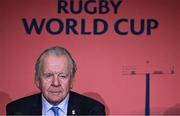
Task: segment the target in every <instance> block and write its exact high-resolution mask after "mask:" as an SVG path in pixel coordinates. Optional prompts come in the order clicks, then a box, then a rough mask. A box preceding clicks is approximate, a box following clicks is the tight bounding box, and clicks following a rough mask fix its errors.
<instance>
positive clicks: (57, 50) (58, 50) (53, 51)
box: [35, 46, 77, 80]
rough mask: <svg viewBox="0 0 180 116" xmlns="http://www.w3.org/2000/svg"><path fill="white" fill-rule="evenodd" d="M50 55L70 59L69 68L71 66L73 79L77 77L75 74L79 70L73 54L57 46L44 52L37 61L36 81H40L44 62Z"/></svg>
mask: <svg viewBox="0 0 180 116" xmlns="http://www.w3.org/2000/svg"><path fill="white" fill-rule="evenodd" d="M48 55H55V56H62V55H65V56H66V58H67V59H68V62H69V66H70V76H71V78H74V77H75V73H76V70H77V67H76V63H75V61H74V59H73V58H72V56H71V54H70V53H69V52H68V51H67V50H66V49H65V48H63V47H59V46H55V47H51V48H49V49H46V50H45V51H44V52H42V53H41V55H40V56H39V58H38V59H37V61H36V64H35V79H36V80H39V79H40V76H41V72H40V71H41V68H42V60H43V59H44V58H45V57H46V56H48Z"/></svg>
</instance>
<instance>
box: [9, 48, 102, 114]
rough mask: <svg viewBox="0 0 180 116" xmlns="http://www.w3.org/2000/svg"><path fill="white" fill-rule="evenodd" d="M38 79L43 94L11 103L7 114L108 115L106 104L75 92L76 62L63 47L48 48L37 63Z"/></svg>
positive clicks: (36, 75)
mask: <svg viewBox="0 0 180 116" xmlns="http://www.w3.org/2000/svg"><path fill="white" fill-rule="evenodd" d="M35 71H36V72H35V82H36V86H37V87H38V88H39V89H40V91H41V93H38V94H35V95H32V96H28V97H24V98H21V99H19V100H16V101H14V102H11V103H9V104H8V105H7V107H6V110H7V115H51V116H53V115H54V116H64V115H105V108H104V105H103V104H101V103H99V102H98V101H96V100H93V99H91V98H89V97H86V96H83V95H80V94H78V93H75V92H72V91H71V88H72V87H73V81H74V78H75V73H76V64H75V61H74V60H73V58H72V57H71V55H70V53H69V52H68V51H67V50H66V49H65V48H62V47H52V48H49V49H47V50H45V51H44V52H43V53H42V54H41V55H40V56H39V58H38V59H37V62H36V65H35Z"/></svg>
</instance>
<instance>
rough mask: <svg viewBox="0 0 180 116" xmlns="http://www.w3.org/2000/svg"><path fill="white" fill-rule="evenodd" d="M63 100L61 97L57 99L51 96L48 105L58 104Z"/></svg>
mask: <svg viewBox="0 0 180 116" xmlns="http://www.w3.org/2000/svg"><path fill="white" fill-rule="evenodd" d="M63 99H64V98H63V97H58V96H53V97H50V98H49V101H50V103H52V104H53V105H57V104H59V103H60V102H61V101H62V100H63Z"/></svg>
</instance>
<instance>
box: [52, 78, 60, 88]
mask: <svg viewBox="0 0 180 116" xmlns="http://www.w3.org/2000/svg"><path fill="white" fill-rule="evenodd" d="M51 85H52V86H60V85H61V83H60V80H59V78H58V76H57V75H54V77H53V80H52V83H51Z"/></svg>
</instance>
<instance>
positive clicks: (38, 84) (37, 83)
mask: <svg viewBox="0 0 180 116" xmlns="http://www.w3.org/2000/svg"><path fill="white" fill-rule="evenodd" d="M35 84H36V87H37V88H39V86H40V80H37V79H35Z"/></svg>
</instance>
